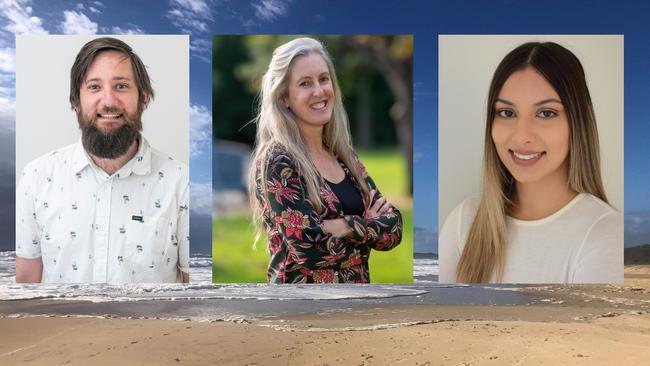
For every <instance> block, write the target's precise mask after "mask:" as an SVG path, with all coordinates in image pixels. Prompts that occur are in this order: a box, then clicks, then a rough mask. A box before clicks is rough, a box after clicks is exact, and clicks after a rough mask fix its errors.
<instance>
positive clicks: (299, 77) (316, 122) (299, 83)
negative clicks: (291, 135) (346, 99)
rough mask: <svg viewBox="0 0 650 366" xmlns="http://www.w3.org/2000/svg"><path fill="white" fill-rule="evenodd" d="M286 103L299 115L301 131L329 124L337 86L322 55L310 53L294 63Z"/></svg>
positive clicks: (297, 116) (298, 58) (297, 117)
mask: <svg viewBox="0 0 650 366" xmlns="http://www.w3.org/2000/svg"><path fill="white" fill-rule="evenodd" d="M284 103H285V105H286V106H287V108H289V109H291V111H292V112H293V114H294V115H295V116H296V119H297V120H298V123H299V126H301V128H304V127H306V126H317V127H322V126H324V125H325V124H326V123H327V122H329V121H330V119H331V118H332V108H333V107H334V87H333V85H332V79H331V76H330V71H329V68H328V67H327V63H326V62H325V60H324V59H323V57H322V56H321V55H319V54H317V53H310V54H308V55H305V56H298V57H296V58H295V59H294V60H293V65H292V66H291V71H290V75H289V88H288V95H287V96H286V97H285V98H284Z"/></svg>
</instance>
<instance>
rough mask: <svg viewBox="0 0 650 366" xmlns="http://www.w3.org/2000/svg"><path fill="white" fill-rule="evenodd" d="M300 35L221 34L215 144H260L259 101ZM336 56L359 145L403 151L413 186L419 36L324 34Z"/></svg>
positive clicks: (217, 45) (216, 77)
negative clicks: (282, 52) (273, 64)
mask: <svg viewBox="0 0 650 366" xmlns="http://www.w3.org/2000/svg"><path fill="white" fill-rule="evenodd" d="M294 38H296V36H283V35H246V36H216V37H215V38H214V42H213V51H212V55H213V63H212V65H213V66H212V67H213V72H212V75H213V94H212V98H213V114H212V115H213V131H214V138H215V139H228V140H234V141H240V142H245V143H248V144H251V145H252V144H253V143H254V140H255V125H254V124H253V123H251V124H247V123H248V122H250V121H251V120H252V119H253V118H254V117H255V114H256V108H257V105H256V100H255V98H256V95H257V93H258V92H259V88H260V83H261V78H262V75H263V74H264V72H266V69H267V67H268V64H269V61H270V59H271V55H272V53H273V50H274V49H275V48H276V47H278V46H279V45H281V44H283V43H286V42H288V41H290V40H292V39H294ZM318 39H319V40H321V41H322V42H323V44H324V45H325V46H326V48H327V50H328V52H329V53H330V55H331V56H332V59H333V62H334V66H335V69H336V73H337V76H338V80H339V83H340V86H341V92H342V94H343V102H344V104H345V108H346V111H347V112H348V116H349V119H350V130H351V132H352V135H353V142H354V145H355V147H357V148H361V149H372V148H377V147H382V146H391V145H392V146H394V145H398V148H399V150H400V151H401V153H402V155H403V156H404V159H405V161H406V162H407V166H408V179H409V184H408V187H409V193H411V194H412V192H413V184H412V176H413V175H412V169H413V168H412V167H413V163H412V155H413V153H412V152H413V135H412V133H413V132H412V120H413V111H412V98H413V90H412V78H413V63H412V57H413V38H412V36H404V35H396V36H391V35H388V36H385V35H371V36H321V37H318Z"/></svg>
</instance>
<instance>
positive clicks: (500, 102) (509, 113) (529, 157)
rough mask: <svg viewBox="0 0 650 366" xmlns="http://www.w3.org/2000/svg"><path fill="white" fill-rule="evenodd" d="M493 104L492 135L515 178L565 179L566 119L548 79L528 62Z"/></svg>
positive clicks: (530, 180) (521, 181) (534, 180)
mask: <svg viewBox="0 0 650 366" xmlns="http://www.w3.org/2000/svg"><path fill="white" fill-rule="evenodd" d="M493 108H494V111H495V115H494V121H493V122H492V131H491V132H492V141H493V142H494V146H495V148H496V150H497V153H498V155H499V159H501V162H503V164H504V165H505V166H506V168H507V169H508V171H509V172H510V174H512V176H513V177H514V178H515V180H516V181H517V183H518V184H526V183H537V182H541V183H545V184H546V183H551V182H562V183H563V184H566V182H567V181H568V156H569V121H568V118H567V115H566V113H565V111H564V107H563V105H562V102H561V100H560V97H559V96H558V94H557V92H556V91H555V89H553V87H552V86H551V84H549V83H548V81H546V79H545V78H544V77H543V76H542V75H541V74H539V73H538V72H537V71H536V70H535V69H533V68H530V67H529V68H525V69H523V70H520V71H517V72H514V73H513V74H512V75H510V77H509V78H508V79H507V80H506V82H505V83H504V84H503V87H502V88H501V91H500V92H499V95H498V97H497V101H496V103H495V105H494V106H493Z"/></svg>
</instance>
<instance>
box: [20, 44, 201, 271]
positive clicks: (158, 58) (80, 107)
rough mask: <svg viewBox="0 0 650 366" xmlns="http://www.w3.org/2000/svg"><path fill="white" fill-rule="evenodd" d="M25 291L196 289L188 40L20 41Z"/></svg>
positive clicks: (21, 199)
mask: <svg viewBox="0 0 650 366" xmlns="http://www.w3.org/2000/svg"><path fill="white" fill-rule="evenodd" d="M16 60H17V62H16V164H15V167H16V182H17V183H16V281H17V282H45V283H54V282H58V283H85V282H93V283H110V284H120V283H139V282H147V283H149V282H188V281H189V252H190V251H189V195H190V191H189V157H190V153H189V144H190V141H189V37H188V36H187V35H164V36H163V35H117V36H110V35H106V36H104V35H102V36H98V35H92V36H86V35H21V36H17V37H16Z"/></svg>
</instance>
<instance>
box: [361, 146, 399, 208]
mask: <svg viewBox="0 0 650 366" xmlns="http://www.w3.org/2000/svg"><path fill="white" fill-rule="evenodd" d="M357 154H358V155H359V159H361V162H362V163H363V165H365V167H366V170H367V171H368V174H369V175H370V176H371V177H372V179H373V180H374V181H375V184H376V185H377V187H378V188H379V190H380V191H381V193H382V194H383V195H384V196H386V197H387V198H388V199H389V200H390V199H391V198H397V197H399V196H404V195H405V194H406V193H407V191H408V189H407V185H408V179H406V174H408V173H407V171H406V170H407V168H406V164H405V162H404V159H403V157H402V155H401V154H399V152H397V151H396V150H388V149H385V150H373V151H357Z"/></svg>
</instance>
